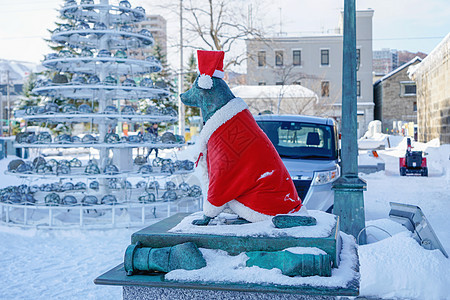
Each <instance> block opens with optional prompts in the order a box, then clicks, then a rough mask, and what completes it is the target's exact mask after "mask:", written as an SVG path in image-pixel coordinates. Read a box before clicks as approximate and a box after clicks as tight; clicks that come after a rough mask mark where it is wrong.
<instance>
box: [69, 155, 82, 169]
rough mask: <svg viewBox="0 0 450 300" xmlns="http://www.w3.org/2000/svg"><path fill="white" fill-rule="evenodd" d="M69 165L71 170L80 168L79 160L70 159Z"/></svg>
mask: <svg viewBox="0 0 450 300" xmlns="http://www.w3.org/2000/svg"><path fill="white" fill-rule="evenodd" d="M69 163H70V167H71V168H77V167H81V160H79V159H78V158H76V157H74V158H72V159H71V160H70V162H69Z"/></svg>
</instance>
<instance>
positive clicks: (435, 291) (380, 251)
mask: <svg viewBox="0 0 450 300" xmlns="http://www.w3.org/2000/svg"><path fill="white" fill-rule="evenodd" d="M358 252H359V259H360V264H361V265H360V270H361V294H362V295H365V296H371V295H372V296H376V297H382V298H394V297H395V298H405V299H428V300H433V299H436V300H438V299H449V297H450V272H449V270H450V260H449V259H447V258H445V256H444V255H443V254H442V253H441V252H440V251H439V250H432V251H430V250H425V249H424V248H422V247H421V246H420V245H419V244H418V243H417V242H416V241H415V240H414V239H413V238H412V237H411V234H410V233H409V232H401V233H398V234H396V235H394V236H393V237H390V238H387V239H384V240H382V241H380V242H377V243H374V244H369V245H364V246H360V247H359V250H358Z"/></svg>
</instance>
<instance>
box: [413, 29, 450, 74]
mask: <svg viewBox="0 0 450 300" xmlns="http://www.w3.org/2000/svg"><path fill="white" fill-rule="evenodd" d="M449 52H450V33H448V34H447V35H446V36H445V38H444V39H443V40H442V41H441V42H440V43H439V44H438V45H437V46H436V47H435V48H434V49H433V50H432V51H431V53H430V54H428V55H427V57H425V58H424V59H423V61H422V62H421V63H420V64H417V65H415V66H414V68H409V69H408V75H409V77H410V78H413V76H414V75H415V73H416V72H425V71H426V70H429V69H430V68H431V67H432V66H433V65H436V64H441V63H442V60H443V59H444V57H445V55H446V53H447V54H448V53H449Z"/></svg>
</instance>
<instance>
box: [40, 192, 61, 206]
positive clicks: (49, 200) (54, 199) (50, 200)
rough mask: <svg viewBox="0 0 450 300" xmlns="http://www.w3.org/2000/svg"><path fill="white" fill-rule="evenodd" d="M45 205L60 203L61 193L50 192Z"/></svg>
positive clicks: (45, 199)
mask: <svg viewBox="0 0 450 300" xmlns="http://www.w3.org/2000/svg"><path fill="white" fill-rule="evenodd" d="M44 201H45V205H48V206H56V205H58V204H59V202H60V201H61V199H60V198H59V195H58V194H57V193H50V194H48V195H47V196H45V198H44Z"/></svg>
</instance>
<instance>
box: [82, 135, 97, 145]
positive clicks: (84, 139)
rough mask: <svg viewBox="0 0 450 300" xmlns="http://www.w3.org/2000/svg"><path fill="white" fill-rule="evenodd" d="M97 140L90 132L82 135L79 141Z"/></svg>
mask: <svg viewBox="0 0 450 300" xmlns="http://www.w3.org/2000/svg"><path fill="white" fill-rule="evenodd" d="M96 141H97V140H96V139H95V137H94V136H92V135H91V134H86V135H85V136H83V138H82V139H81V142H83V143H85V144H92V143H95V142H96Z"/></svg>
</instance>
